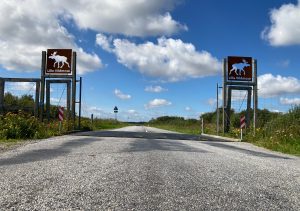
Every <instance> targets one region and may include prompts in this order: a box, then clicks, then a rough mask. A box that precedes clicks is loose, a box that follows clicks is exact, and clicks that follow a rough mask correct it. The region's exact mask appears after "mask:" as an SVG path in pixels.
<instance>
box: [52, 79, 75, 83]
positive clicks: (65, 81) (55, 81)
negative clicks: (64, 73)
mask: <svg viewBox="0 0 300 211" xmlns="http://www.w3.org/2000/svg"><path fill="white" fill-rule="evenodd" d="M47 81H49V83H56V84H58V83H61V84H63V83H69V82H71V80H69V79H68V80H47Z"/></svg>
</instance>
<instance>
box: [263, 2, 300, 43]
mask: <svg viewBox="0 0 300 211" xmlns="http://www.w3.org/2000/svg"><path fill="white" fill-rule="evenodd" d="M270 19H271V26H270V27H266V28H265V30H264V31H263V32H262V34H261V36H262V38H263V39H265V40H267V41H268V42H269V43H270V44H271V45H273V46H286V45H294V44H300V30H299V28H300V1H298V4H297V5H294V4H291V3H290V4H284V5H282V6H281V7H280V8H279V9H273V10H272V11H271V13H270Z"/></svg>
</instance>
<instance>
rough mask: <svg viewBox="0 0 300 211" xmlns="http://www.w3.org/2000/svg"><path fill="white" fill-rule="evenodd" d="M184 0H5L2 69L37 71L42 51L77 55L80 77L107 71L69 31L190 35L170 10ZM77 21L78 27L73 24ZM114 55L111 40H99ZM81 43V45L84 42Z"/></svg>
mask: <svg viewBox="0 0 300 211" xmlns="http://www.w3.org/2000/svg"><path fill="white" fill-rule="evenodd" d="M178 3H179V0H166V1H160V0H151V1H147V0H127V1H123V0H114V1H111V0H101V1H94V0H78V1H76V4H74V2H73V1H68V0H53V1H40V0H23V1H19V0H3V1H2V2H1V4H0V14H1V16H0V65H1V66H2V67H3V68H5V69H6V70H14V71H20V72H24V71H27V72H28V71H37V70H39V69H40V65H41V52H42V51H43V50H46V49H48V48H72V49H73V50H75V51H77V53H78V57H77V63H78V68H77V69H78V73H79V74H84V73H86V72H91V71H94V70H97V69H99V68H102V67H103V64H102V61H101V59H100V58H99V56H97V55H96V54H94V53H91V52H86V51H84V50H83V49H82V48H80V46H78V45H77V44H76V37H75V36H74V35H72V34H71V33H70V32H69V31H68V30H67V29H66V28H65V27H64V26H63V24H64V23H73V22H74V23H75V26H76V27H78V28H79V29H92V30H94V31H97V32H103V33H117V34H123V35H130V36H149V35H150V36H151V35H171V34H174V33H177V32H179V31H180V30H187V27H186V26H185V25H182V24H180V23H178V22H177V21H175V20H173V18H172V17H171V15H170V13H169V12H170V11H172V9H173V8H174V7H175V6H176V5H177V4H178ZM72 21H73V22H72ZM97 38H98V39H97V43H98V44H99V45H101V46H102V47H103V48H105V49H106V50H109V45H107V44H108V42H106V41H109V40H103V39H101V38H103V37H101V36H98V37H97ZM79 42H80V41H79Z"/></svg>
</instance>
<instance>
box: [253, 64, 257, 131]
mask: <svg viewBox="0 0 300 211" xmlns="http://www.w3.org/2000/svg"><path fill="white" fill-rule="evenodd" d="M253 62H254V63H253V68H254V86H253V135H254V136H255V132H256V124H257V114H256V113H257V108H258V93H257V60H256V59H254V60H253Z"/></svg>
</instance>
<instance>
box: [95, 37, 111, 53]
mask: <svg viewBox="0 0 300 211" xmlns="http://www.w3.org/2000/svg"><path fill="white" fill-rule="evenodd" d="M112 39H113V38H112V36H110V37H107V36H105V35H104V34H102V33H98V34H97V35H96V44H98V45H99V46H101V48H103V49H104V50H106V51H108V52H111V51H112V49H111V42H112Z"/></svg>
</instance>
